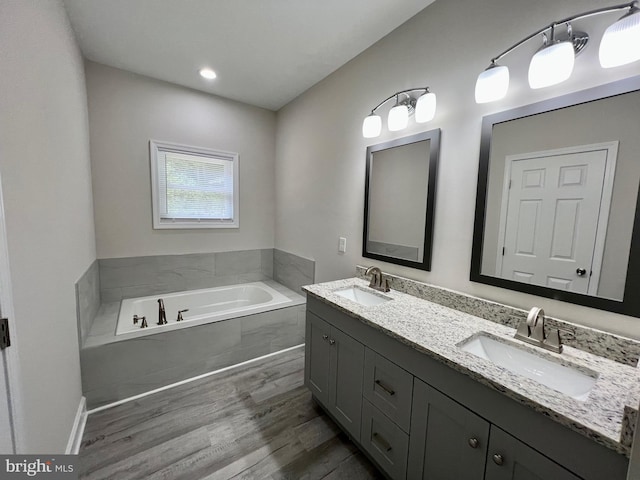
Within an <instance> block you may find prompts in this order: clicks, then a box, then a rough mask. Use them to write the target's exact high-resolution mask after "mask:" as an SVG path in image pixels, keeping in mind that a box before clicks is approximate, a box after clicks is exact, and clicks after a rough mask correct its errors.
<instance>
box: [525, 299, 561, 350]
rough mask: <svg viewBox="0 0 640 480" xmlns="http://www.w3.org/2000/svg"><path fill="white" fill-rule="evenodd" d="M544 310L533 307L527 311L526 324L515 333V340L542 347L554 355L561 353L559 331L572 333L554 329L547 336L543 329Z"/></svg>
mask: <svg viewBox="0 0 640 480" xmlns="http://www.w3.org/2000/svg"><path fill="white" fill-rule="evenodd" d="M544 318H545V317H544V310H543V309H542V308H539V307H533V308H532V309H531V310H530V311H529V315H528V316H527V320H526V322H523V323H521V324H520V326H519V327H518V330H517V331H516V334H515V338H517V339H518V340H522V341H524V342H527V343H530V344H532V345H536V346H538V347H542V348H544V349H545V350H550V351H552V352H556V353H562V338H560V331H563V332H567V333H573V332H572V331H571V330H568V329H566V328H560V327H558V328H555V329H553V330H552V331H551V333H550V334H549V336H547V334H546V332H545V329H544Z"/></svg>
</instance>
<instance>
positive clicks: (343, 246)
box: [338, 237, 347, 253]
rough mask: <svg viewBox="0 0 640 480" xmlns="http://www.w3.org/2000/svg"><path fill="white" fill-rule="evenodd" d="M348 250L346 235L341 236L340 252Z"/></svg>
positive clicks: (339, 242) (339, 241)
mask: <svg viewBox="0 0 640 480" xmlns="http://www.w3.org/2000/svg"><path fill="white" fill-rule="evenodd" d="M346 251H347V239H346V238H345V237H339V239H338V252H340V253H345V252H346Z"/></svg>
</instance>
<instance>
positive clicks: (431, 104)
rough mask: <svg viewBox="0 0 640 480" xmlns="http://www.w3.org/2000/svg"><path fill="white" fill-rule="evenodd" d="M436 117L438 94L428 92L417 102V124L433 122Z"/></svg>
mask: <svg viewBox="0 0 640 480" xmlns="http://www.w3.org/2000/svg"><path fill="white" fill-rule="evenodd" d="M435 115H436V94H435V93H431V92H426V93H423V94H422V95H420V98H418V101H417V102H416V122H418V123H424V122H428V121H430V120H433V117H435Z"/></svg>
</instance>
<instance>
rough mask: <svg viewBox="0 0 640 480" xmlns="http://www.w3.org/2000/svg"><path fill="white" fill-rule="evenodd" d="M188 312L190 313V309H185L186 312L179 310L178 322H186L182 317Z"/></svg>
mask: <svg viewBox="0 0 640 480" xmlns="http://www.w3.org/2000/svg"><path fill="white" fill-rule="evenodd" d="M188 311H189V309H188V308H185V309H184V310H178V318H177V319H176V322H181V321H182V320H184V318H183V317H182V314H183V313H184V312H188Z"/></svg>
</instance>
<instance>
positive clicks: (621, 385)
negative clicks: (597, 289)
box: [303, 278, 640, 456]
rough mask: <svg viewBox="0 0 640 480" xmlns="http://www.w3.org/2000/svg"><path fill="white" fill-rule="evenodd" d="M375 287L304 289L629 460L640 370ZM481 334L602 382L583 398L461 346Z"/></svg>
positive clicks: (347, 283) (359, 283)
mask: <svg viewBox="0 0 640 480" xmlns="http://www.w3.org/2000/svg"><path fill="white" fill-rule="evenodd" d="M368 283H369V282H368V281H366V280H363V279H360V278H349V279H345V280H336V281H333V282H327V283H320V284H315V285H308V286H305V287H303V290H305V291H306V292H307V293H308V294H310V295H312V296H313V297H315V298H317V299H318V300H320V301H322V302H324V303H327V304H329V305H331V306H333V307H335V308H337V309H338V310H340V311H342V312H344V313H346V314H347V315H349V316H351V317H353V318H355V319H358V320H360V321H362V322H363V323H365V324H367V325H370V326H371V327H373V328H375V329H377V330H379V331H381V332H383V333H385V334H387V335H389V336H390V337H393V338H395V339H397V340H398V341H400V342H402V343H404V344H406V345H408V346H410V347H412V348H414V349H416V350H419V351H420V352H423V353H424V354H426V355H429V356H430V357H432V358H434V359H436V360H438V361H440V362H442V363H444V364H446V365H448V366H450V367H451V368H453V369H455V370H457V371H459V372H461V373H463V374H466V375H468V376H470V377H471V378H473V379H475V380H477V381H478V382H480V383H483V384H484V385H487V386H489V387H490V388H492V389H494V390H496V391H498V392H501V393H503V394H504V395H507V396H509V397H510V398H512V399H514V400H515V401H517V402H519V403H521V404H523V405H526V406H529V407H530V408H533V409H534V410H536V411H538V412H540V413H542V414H544V415H545V416H547V417H549V418H551V419H553V420H555V421H557V422H558V423H561V424H562V425H565V426H567V427H569V428H570V429H572V430H574V431H576V432H579V433H581V434H583V435H585V436H587V437H589V438H592V439H593V440H594V441H596V442H598V443H600V444H602V445H604V446H606V447H608V448H611V449H613V450H615V451H617V452H618V453H622V454H624V455H627V456H629V454H630V446H631V442H632V438H633V425H631V426H630V425H629V419H628V418H627V416H626V415H625V407H627V406H631V407H632V408H631V409H627V410H630V411H631V412H633V410H634V409H637V407H638V404H639V403H640V371H639V369H637V368H633V367H631V366H628V365H623V364H621V363H619V362H615V361H613V360H610V359H607V358H604V357H600V356H597V355H593V354H591V353H587V352H585V351H582V350H578V349H576V348H572V347H568V346H565V348H564V351H563V353H562V354H556V353H553V352H549V351H547V350H543V349H541V348H539V347H535V346H531V345H528V344H525V343H524V342H521V341H518V340H515V339H513V336H514V334H515V329H513V328H511V327H509V326H506V325H502V324H499V323H496V322H492V321H489V320H485V319H483V318H480V317H476V316H474V315H470V314H468V313H464V312H461V311H458V310H454V309H452V308H448V307H444V306H442V305H438V304H436V303H433V302H430V301H427V300H423V299H420V298H417V297H414V296H412V295H408V294H405V293H401V292H398V291H394V290H391V291H390V292H387V293H381V292H377V291H376V290H373V289H370V288H369V287H368ZM351 286H356V287H358V288H362V289H364V290H367V291H368V292H370V293H373V294H376V295H382V296H386V297H388V298H391V299H392V300H391V301H388V302H385V303H382V304H379V305H375V306H369V307H367V306H363V305H361V304H359V303H356V302H354V301H351V300H349V299H346V298H344V297H342V296H340V295H337V294H336V293H335V292H336V291H337V290H341V289H344V288H348V287H351ZM479 332H487V333H489V334H491V335H493V336H495V337H498V339H504V341H506V342H508V343H511V344H513V343H515V344H517V345H518V346H519V347H520V348H522V349H525V350H528V351H530V352H533V353H534V354H536V355H538V356H541V357H545V358H548V359H551V360H553V361H555V362H558V363H560V364H563V365H569V366H573V367H574V368H577V369H578V370H581V371H583V372H589V371H591V372H597V373H598V379H597V381H596V384H595V386H594V387H593V389H592V390H591V392H590V393H589V396H588V398H587V399H586V400H585V401H579V400H576V399H574V398H572V397H569V396H568V395H565V394H562V393H560V392H557V391H555V390H552V389H551V388H549V387H546V386H544V385H542V384H540V383H538V382H535V381H533V380H529V379H527V378H525V377H522V376H520V375H516V374H514V373H511V372H510V371H508V370H506V369H505V368H503V367H500V366H497V365H496V364H494V363H492V362H490V361H489V360H484V359H482V358H480V357H477V356H475V355H473V354H471V353H468V352H465V351H463V350H461V349H460V348H459V345H460V344H463V343H465V340H467V339H469V337H472V336H474V335H476V334H478V333H479ZM391 360H392V359H391Z"/></svg>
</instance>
